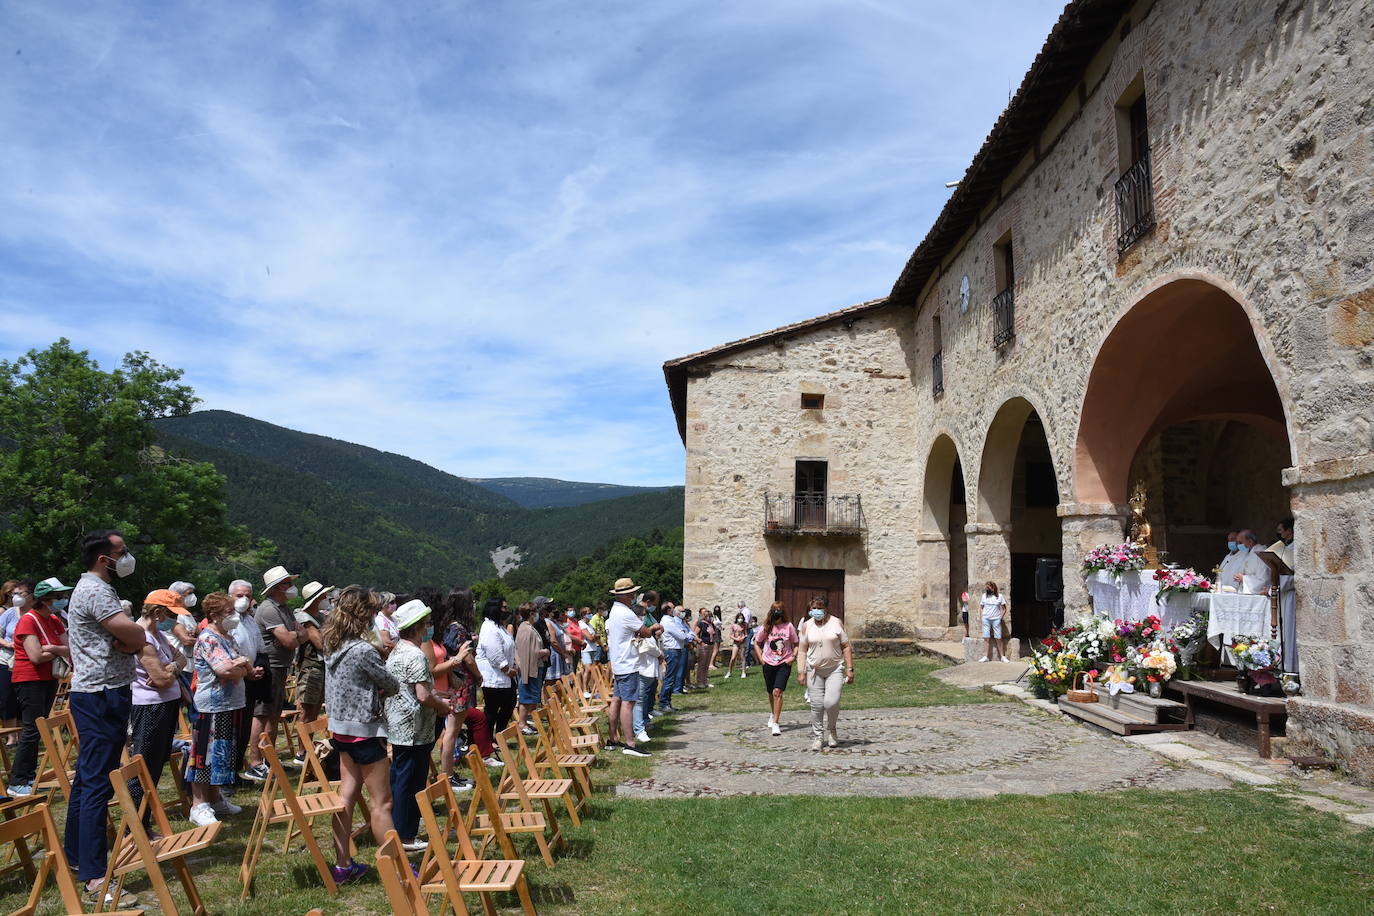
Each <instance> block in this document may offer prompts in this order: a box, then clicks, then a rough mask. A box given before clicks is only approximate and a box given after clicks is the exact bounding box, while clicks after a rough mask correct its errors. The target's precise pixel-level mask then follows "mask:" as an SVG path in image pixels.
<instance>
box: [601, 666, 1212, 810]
mask: <svg viewBox="0 0 1374 916" xmlns="http://www.w3.org/2000/svg"><path fill="white" fill-rule="evenodd" d="M980 667H983V666H980ZM1008 667H1010V666H1008ZM1013 676H1014V675H1013ZM766 718H767V713H766V712H764V711H762V710H760V711H759V712H757V713H712V712H701V713H692V714H686V713H679V714H678V715H677V716H676V719H677V721H676V722H674V723H673V724H672V725H671V726H669V727H666V728H665V729H663V731H664V732H665V733H666V734H665V737H664V738H661V739H656V740H655V741H654V742H653V744H652V745H650V749H651V750H653V751H656V752H657V753H656V754H655V757H656V758H657V759H656V760H655V764H654V771H653V775H652V777H650V778H648V779H642V780H628V781H627V782H625V783H622V784H621V785H620V787H619V788H618V789H617V792H618V794H621V795H625V796H630V797H638V798H653V797H673V796H679V797H680V796H726V795H872V796H902V795H925V796H933V797H938V798H982V797H987V796H991V795H997V794H1001V793H1016V794H1026V795H1049V794H1053V793H1057V792H1101V791H1111V790H1115V789H1125V788H1132V787H1150V788H1155V789H1217V788H1223V787H1225V786H1226V785H1228V782H1227V781H1226V780H1225V779H1223V778H1220V777H1219V776H1217V775H1215V774H1211V773H1207V772H1204V771H1202V770H1199V769H1195V768H1192V767H1181V766H1179V765H1178V764H1177V763H1175V762H1173V761H1170V760H1167V759H1165V758H1162V757H1160V756H1159V755H1156V754H1153V753H1151V752H1150V751H1149V750H1147V749H1146V748H1144V747H1139V746H1136V745H1132V744H1126V743H1124V742H1121V741H1117V740H1115V739H1114V738H1111V737H1107V736H1105V735H1102V734H1099V733H1096V732H1093V731H1090V730H1088V729H1085V728H1080V727H1077V726H1074V725H1071V724H1069V723H1067V722H1065V721H1063V720H1062V719H1060V718H1058V717H1053V718H1052V717H1050V716H1046V715H1044V714H1043V713H1041V712H1038V711H1036V710H1033V709H1028V708H1026V707H1025V706H1023V705H1021V704H1019V703H990V704H980V705H970V706H931V707H916V708H904V709H866V710H860V711H855V712H843V711H842V712H841V714H840V727H839V735H840V746H839V747H838V748H835V749H834V750H825V751H821V752H815V751H812V750H810V744H811V732H810V726H809V724H807V714H806V713H804V712H785V713H783V723H782V725H783V733H782V735H780V736H777V737H774V736H772V735H770V734H769V732H768V728H767V725H766V724H765V720H766Z"/></svg>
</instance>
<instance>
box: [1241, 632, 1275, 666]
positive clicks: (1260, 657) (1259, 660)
mask: <svg viewBox="0 0 1374 916" xmlns="http://www.w3.org/2000/svg"><path fill="white" fill-rule="evenodd" d="M1231 652H1232V654H1233V655H1235V657H1236V659H1237V660H1238V661H1239V662H1240V664H1241V667H1242V668H1243V669H1244V670H1246V671H1257V672H1272V671H1274V670H1275V669H1277V668H1278V667H1279V647H1278V646H1276V645H1274V644H1273V643H1271V642H1270V641H1269V640H1267V639H1257V638H1255V637H1253V636H1237V637H1236V638H1235V639H1233V640H1232V641H1231Z"/></svg>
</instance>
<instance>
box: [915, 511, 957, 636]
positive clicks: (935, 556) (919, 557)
mask: <svg viewBox="0 0 1374 916" xmlns="http://www.w3.org/2000/svg"><path fill="white" fill-rule="evenodd" d="M916 573H917V575H918V576H919V577H920V583H921V584H920V590H919V592H918V596H917V602H916V626H917V627H918V628H922V629H923V628H927V627H940V628H941V629H942V630H943V629H946V628H947V627H948V626H949V540H948V539H947V538H946V537H945V536H944V535H942V534H939V533H922V534H919V535H917V536H916Z"/></svg>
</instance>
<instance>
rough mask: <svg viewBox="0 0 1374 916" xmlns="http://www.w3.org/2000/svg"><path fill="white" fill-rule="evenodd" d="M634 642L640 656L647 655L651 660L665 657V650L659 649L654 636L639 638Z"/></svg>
mask: <svg viewBox="0 0 1374 916" xmlns="http://www.w3.org/2000/svg"><path fill="white" fill-rule="evenodd" d="M633 642H634V647H635V649H637V650H638V651H639V654H640V655H647V656H648V657H649V658H662V657H663V650H662V649H660V648H659V647H658V641H657V640H655V639H654V638H653V637H652V636H637V637H635V639H634V640H633Z"/></svg>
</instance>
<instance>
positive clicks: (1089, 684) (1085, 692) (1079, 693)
mask: <svg viewBox="0 0 1374 916" xmlns="http://www.w3.org/2000/svg"><path fill="white" fill-rule="evenodd" d="M1080 677H1081V678H1082V679H1083V689H1082V690H1079V689H1078V679H1079V678H1080ZM1064 697H1065V699H1067V700H1068V701H1069V702H1071V703H1096V702H1097V701H1098V699H1097V691H1095V690H1093V679H1092V678H1090V677H1088V673H1087V672H1086V671H1080V672H1078V673H1077V674H1075V675H1074V676H1073V687H1072V688H1071V689H1070V690H1069V692H1068V693H1066V694H1065V695H1064Z"/></svg>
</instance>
